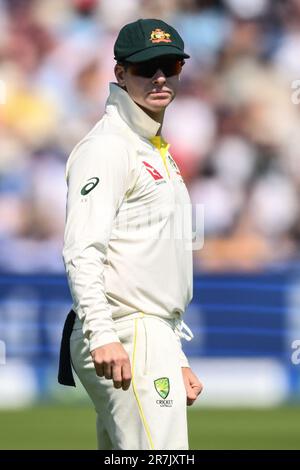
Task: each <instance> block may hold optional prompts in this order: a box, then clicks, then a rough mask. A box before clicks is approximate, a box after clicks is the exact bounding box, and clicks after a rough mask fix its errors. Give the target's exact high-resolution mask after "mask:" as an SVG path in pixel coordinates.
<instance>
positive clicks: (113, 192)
mask: <svg viewBox="0 0 300 470" xmlns="http://www.w3.org/2000/svg"><path fill="white" fill-rule="evenodd" d="M159 126H160V125H159V123H157V122H156V121H154V120H153V119H151V118H150V117H149V116H148V115H147V114H146V113H145V112H144V111H143V110H142V109H141V108H140V107H139V106H138V105H137V104H136V103H134V101H133V100H132V99H131V98H130V96H129V95H128V93H127V92H126V91H124V90H123V89H122V88H120V87H119V86H118V85H117V84H114V83H111V84H110V95H109V98H108V100H107V103H106V109H105V114H104V116H103V117H102V119H101V120H100V121H99V122H98V123H97V124H96V125H95V126H94V128H93V129H92V130H91V131H90V132H89V133H88V134H87V136H86V137H84V138H83V139H82V140H81V141H80V142H79V144H78V145H77V146H76V147H75V148H74V150H73V152H72V153H71V155H70V157H69V159H68V162H67V167H66V178H67V183H68V198H67V218H66V228H65V237H64V249H63V259H64V263H65V268H66V272H67V275H68V281H69V286H70V290H71V294H72V297H73V302H74V304H73V309H74V311H75V312H76V313H77V316H78V318H79V319H80V320H81V322H82V326H83V333H84V335H85V336H86V337H87V338H88V340H89V344H90V350H91V351H92V350H93V349H95V348H97V347H100V346H103V345H104V344H108V343H111V342H114V341H119V339H118V337H117V334H116V332H115V329H114V319H117V318H119V317H122V316H125V315H128V314H131V313H135V312H144V313H146V314H150V315H157V316H160V317H163V318H167V319H170V318H174V317H176V316H178V315H179V316H181V315H182V314H183V313H184V311H185V309H186V307H187V305H188V304H189V302H190V300H191V298H192V281H193V277H192V249H191V236H192V223H191V205H190V198H189V195H188V192H187V189H186V186H185V184H184V182H183V180H182V177H181V176H180V172H179V170H178V167H177V165H176V163H175V162H174V160H173V159H172V157H171V155H170V154H169V152H168V147H166V145H165V143H164V141H162V142H163V144H162V146H163V147H164V149H163V150H164V151H163V152H160V151H159V150H158V148H157V142H156V140H157V139H159V138H157V137H156V138H154V136H155V135H156V133H157V131H158V129H159ZM179 126H180V123H179ZM151 140H152V142H151Z"/></svg>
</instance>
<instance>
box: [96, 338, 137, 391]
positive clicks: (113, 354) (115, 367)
mask: <svg viewBox="0 0 300 470" xmlns="http://www.w3.org/2000/svg"><path fill="white" fill-rule="evenodd" d="M91 356H92V359H93V362H94V366H95V369H96V374H97V375H99V377H105V378H106V379H112V380H113V382H114V387H115V388H122V389H123V390H128V389H129V387H130V382H131V366H130V360H129V356H128V354H127V352H126V351H125V349H124V347H123V345H122V344H121V343H109V344H105V345H104V346H101V347H100V348H96V349H94V350H93V351H91Z"/></svg>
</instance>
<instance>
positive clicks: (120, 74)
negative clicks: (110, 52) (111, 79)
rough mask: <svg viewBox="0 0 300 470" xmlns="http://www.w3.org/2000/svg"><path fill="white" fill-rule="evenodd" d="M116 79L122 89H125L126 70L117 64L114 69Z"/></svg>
mask: <svg viewBox="0 0 300 470" xmlns="http://www.w3.org/2000/svg"><path fill="white" fill-rule="evenodd" d="M114 72H115V77H116V79H117V82H118V84H119V85H120V86H121V87H125V68H124V65H120V64H116V65H115V68H114Z"/></svg>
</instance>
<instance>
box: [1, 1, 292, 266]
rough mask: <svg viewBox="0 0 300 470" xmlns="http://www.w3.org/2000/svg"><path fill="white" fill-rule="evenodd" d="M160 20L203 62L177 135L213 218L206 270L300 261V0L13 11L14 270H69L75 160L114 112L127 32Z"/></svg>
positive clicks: (10, 201)
mask: <svg viewBox="0 0 300 470" xmlns="http://www.w3.org/2000/svg"><path fill="white" fill-rule="evenodd" d="M153 17H154V18H160V19H163V20H165V21H166V22H168V23H170V24H172V25H173V26H175V27H176V28H177V29H178V30H179V31H180V33H181V35H182V36H183V38H184V40H185V43H186V50H187V52H188V53H189V54H190V55H191V59H189V60H187V61H186V64H185V66H184V69H183V73H182V78H181V88H180V92H179V94H178V97H177V99H176V100H175V101H174V103H172V105H171V106H170V110H168V111H167V113H166V119H165V124H164V127H165V129H164V135H165V138H166V139H167V140H168V141H169V142H170V144H171V148H170V151H171V153H172V155H173V157H174V158H175V160H176V161H177V163H178V165H179V167H180V169H181V172H182V174H183V177H184V179H185V181H186V184H187V186H188V188H189V191H190V195H191V198H192V202H193V204H194V207H195V208H196V207H197V205H203V206H204V221H205V223H204V235H205V242H204V247H203V248H202V249H201V250H197V251H195V252H194V259H195V267H196V269H198V270H214V271H218V270H223V271H224V270H260V269H264V268H266V267H267V268H269V267H273V268H278V267H281V266H283V265H285V264H286V263H291V262H295V261H297V260H298V258H299V253H300V206H299V203H298V199H299V194H300V164H299V160H300V153H299V152H300V132H299V131H300V104H299V103H300V81H299V82H297V80H299V79H300V58H299V51H300V0H272V1H271V0H219V1H218V0H151V1H147V0H114V1H111V0H98V1H97V0H0V31H1V34H0V221H1V222H0V270H1V271H2V272H5V271H13V272H24V273H25V272H39V271H44V272H62V271H63V270H64V268H63V262H62V256H61V251H62V242H63V230H64V222H65V201H66V189H67V188H66V182H65V176H64V171H65V162H66V159H67V157H68V155H69V153H70V151H71V150H72V148H73V147H74V145H75V144H76V143H77V142H78V141H79V140H80V139H81V137H82V136H83V135H84V134H85V133H86V132H87V131H88V130H89V129H90V128H91V127H92V126H93V125H94V123H95V122H96V121H97V120H98V119H99V118H100V117H101V115H102V113H103V110H104V106H105V101H106V98H107V95H108V83H109V82H110V81H114V75H113V67H114V60H113V44H114V41H115V39H116V35H117V33H118V31H119V29H120V27H121V26H122V25H123V24H125V23H127V22H130V21H134V20H136V19H138V18H153ZM298 101H299V103H298ZM196 214H197V211H196V210H195V217H194V230H195V232H198V234H200V232H202V219H201V220H198V218H197V216H196Z"/></svg>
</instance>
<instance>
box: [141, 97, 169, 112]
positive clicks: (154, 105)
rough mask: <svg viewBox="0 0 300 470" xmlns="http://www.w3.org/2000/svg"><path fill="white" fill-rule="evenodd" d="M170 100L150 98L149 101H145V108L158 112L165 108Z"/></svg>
mask: <svg viewBox="0 0 300 470" xmlns="http://www.w3.org/2000/svg"><path fill="white" fill-rule="evenodd" d="M171 101H172V100H170V99H160V100H151V102H148V103H147V108H148V109H149V110H151V111H155V112H159V111H162V110H163V109H166V107H167V106H168V105H169V104H170V103H171Z"/></svg>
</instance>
